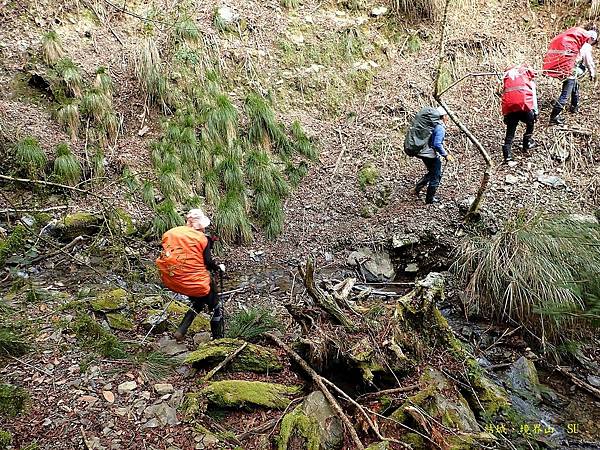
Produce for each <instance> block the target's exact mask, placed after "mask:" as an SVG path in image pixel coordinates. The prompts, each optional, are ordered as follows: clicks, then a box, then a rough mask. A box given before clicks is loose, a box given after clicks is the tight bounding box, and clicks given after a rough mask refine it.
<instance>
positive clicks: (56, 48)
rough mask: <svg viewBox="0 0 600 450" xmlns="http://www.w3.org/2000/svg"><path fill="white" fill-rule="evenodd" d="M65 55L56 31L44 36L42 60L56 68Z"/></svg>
mask: <svg viewBox="0 0 600 450" xmlns="http://www.w3.org/2000/svg"><path fill="white" fill-rule="evenodd" d="M64 55H65V51H64V50H63V47H62V44H61V42H60V38H59V37H58V34H56V31H49V32H48V33H46V34H44V36H42V59H43V60H44V62H45V63H46V64H48V65H49V66H54V65H55V64H56V63H57V62H58V61H60V60H61V58H63V56H64Z"/></svg>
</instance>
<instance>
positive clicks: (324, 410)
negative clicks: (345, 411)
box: [277, 391, 344, 450]
mask: <svg viewBox="0 0 600 450" xmlns="http://www.w3.org/2000/svg"><path fill="white" fill-rule="evenodd" d="M343 442H344V428H343V426H342V423H341V420H340V419H339V418H338V417H337V416H336V414H335V412H334V411H333V409H331V405H330V404H329V402H328V401H327V399H326V398H325V396H324V395H323V393H322V392H320V391H315V392H312V393H311V394H310V395H308V396H307V397H306V398H305V399H304V401H303V402H302V403H301V404H300V405H298V406H297V407H296V408H295V409H294V410H293V411H292V412H290V413H288V414H286V415H285V417H284V418H283V420H282V422H281V430H280V432H279V439H278V443H277V444H278V447H277V448H278V449H279V450H287V449H288V448H290V449H291V448H294V449H295V448H298V447H299V446H301V448H303V449H306V450H319V449H327V450H335V449H340V448H342V445H343Z"/></svg>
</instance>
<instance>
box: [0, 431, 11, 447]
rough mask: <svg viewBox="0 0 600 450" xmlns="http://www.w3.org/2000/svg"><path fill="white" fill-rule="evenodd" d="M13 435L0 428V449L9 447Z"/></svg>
mask: <svg viewBox="0 0 600 450" xmlns="http://www.w3.org/2000/svg"><path fill="white" fill-rule="evenodd" d="M12 441H13V437H12V434H10V433H9V432H8V431H4V430H0V449H6V448H9V446H10V445H11V444H12Z"/></svg>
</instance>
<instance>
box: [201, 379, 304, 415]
mask: <svg viewBox="0 0 600 450" xmlns="http://www.w3.org/2000/svg"><path fill="white" fill-rule="evenodd" d="M299 392H300V387H298V386H285V385H283V384H277V383H264V382H262V381H243V380H226V381H215V382H213V383H210V384H209V385H208V386H207V387H205V388H204V389H202V390H201V391H200V394H201V395H203V396H204V397H206V398H207V399H208V401H209V403H210V404H212V405H214V406H217V407H220V408H248V407H253V406H263V407H266V408H274V409H283V408H285V407H286V406H288V405H289V404H290V397H291V396H293V395H296V394H298V393H299Z"/></svg>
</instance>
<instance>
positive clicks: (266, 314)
mask: <svg viewBox="0 0 600 450" xmlns="http://www.w3.org/2000/svg"><path fill="white" fill-rule="evenodd" d="M227 323H228V329H227V333H226V336H227V337H228V338H239V339H244V340H246V341H254V340H256V339H258V338H260V337H261V336H262V335H263V334H264V333H268V332H270V331H273V330H277V329H279V328H280V325H279V321H278V320H277V319H276V318H275V316H274V315H273V312H272V311H271V310H269V309H267V308H261V307H252V308H249V309H247V310H242V311H238V312H237V313H235V314H234V315H232V316H231V318H230V319H228V320H227Z"/></svg>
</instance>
